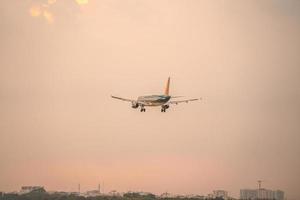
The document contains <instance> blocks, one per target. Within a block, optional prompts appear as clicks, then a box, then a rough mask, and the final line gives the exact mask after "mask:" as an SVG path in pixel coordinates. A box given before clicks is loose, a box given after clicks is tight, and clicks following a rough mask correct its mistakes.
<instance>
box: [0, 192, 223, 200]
mask: <svg viewBox="0 0 300 200" xmlns="http://www.w3.org/2000/svg"><path fill="white" fill-rule="evenodd" d="M158 199H159V200H223V198H214V199H212V198H209V199H208V198H207V199H203V198H195V197H191V198H188V197H186V198H183V197H180V198H175V197H165V198H161V197H156V196H155V195H154V194H150V193H149V194H140V193H132V192H131V193H125V194H124V195H123V196H96V197H83V196H78V195H76V194H55V193H54V194H48V193H46V192H43V193H40V192H38V193H36V192H31V193H27V194H22V195H19V194H2V195H1V196H0V200H158Z"/></svg>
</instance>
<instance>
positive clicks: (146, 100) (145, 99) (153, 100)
mask: <svg viewBox="0 0 300 200" xmlns="http://www.w3.org/2000/svg"><path fill="white" fill-rule="evenodd" d="M170 99H171V96H167V95H147V96H139V97H138V99H137V102H138V103H140V104H142V105H144V106H162V105H164V104H166V103H167V102H168V101H169V100H170Z"/></svg>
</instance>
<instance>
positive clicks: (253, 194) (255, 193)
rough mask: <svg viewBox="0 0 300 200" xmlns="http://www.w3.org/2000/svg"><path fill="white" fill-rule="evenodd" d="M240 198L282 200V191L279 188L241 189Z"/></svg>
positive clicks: (248, 199) (245, 199) (247, 199)
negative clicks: (273, 189)
mask: <svg viewBox="0 0 300 200" xmlns="http://www.w3.org/2000/svg"><path fill="white" fill-rule="evenodd" d="M240 199H242V200H258V199H264V200H274V199H275V200H284V192H283V191H281V190H275V191H272V190H268V189H264V188H261V189H242V190H240Z"/></svg>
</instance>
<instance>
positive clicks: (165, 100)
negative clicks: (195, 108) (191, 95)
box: [111, 77, 199, 112]
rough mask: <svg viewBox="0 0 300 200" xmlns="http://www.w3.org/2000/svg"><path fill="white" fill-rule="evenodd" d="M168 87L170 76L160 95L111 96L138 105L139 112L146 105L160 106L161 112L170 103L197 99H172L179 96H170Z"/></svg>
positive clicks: (135, 106)
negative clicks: (135, 97)
mask: <svg viewBox="0 0 300 200" xmlns="http://www.w3.org/2000/svg"><path fill="white" fill-rule="evenodd" d="M169 89H170V77H169V78H168V81H167V85H166V88H165V92H164V94H162V95H147V96H139V97H138V98H137V100H133V99H125V98H121V97H117V96H113V95H111V97H112V98H114V99H118V100H122V101H127V102H131V107H132V108H135V109H136V108H138V107H140V108H141V109H140V111H141V112H146V109H145V107H146V106H161V112H166V110H167V109H168V108H169V107H170V104H176V105H177V104H179V103H184V102H185V103H188V102H190V101H197V100H199V99H186V100H178V101H172V100H171V99H174V98H178V97H181V96H171V95H170V94H169Z"/></svg>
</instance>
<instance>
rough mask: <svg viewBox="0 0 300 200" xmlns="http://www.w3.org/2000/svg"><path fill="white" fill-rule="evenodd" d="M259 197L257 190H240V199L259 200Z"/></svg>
mask: <svg viewBox="0 0 300 200" xmlns="http://www.w3.org/2000/svg"><path fill="white" fill-rule="evenodd" d="M257 197H258V193H257V190H252V189H242V190H240V199H242V200H252V199H257Z"/></svg>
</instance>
